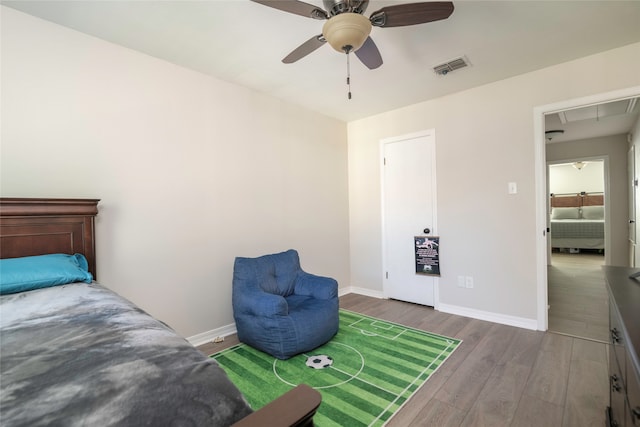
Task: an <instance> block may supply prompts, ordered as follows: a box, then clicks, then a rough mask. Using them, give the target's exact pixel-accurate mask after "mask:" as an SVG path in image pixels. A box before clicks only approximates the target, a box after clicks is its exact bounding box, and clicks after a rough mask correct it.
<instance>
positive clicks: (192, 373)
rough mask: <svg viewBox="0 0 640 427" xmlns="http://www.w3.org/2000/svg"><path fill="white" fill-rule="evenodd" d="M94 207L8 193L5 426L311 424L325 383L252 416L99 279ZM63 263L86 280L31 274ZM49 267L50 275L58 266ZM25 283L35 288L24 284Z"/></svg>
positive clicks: (1, 407) (166, 333)
mask: <svg viewBox="0 0 640 427" xmlns="http://www.w3.org/2000/svg"><path fill="white" fill-rule="evenodd" d="M97 206H98V200H77V199H16V198H1V199H0V257H1V258H3V261H2V263H3V264H2V266H3V267H2V271H0V275H2V276H1V277H2V281H3V283H2V287H3V295H1V296H0V313H1V315H0V375H1V377H2V381H1V382H0V411H1V412H0V421H1V423H2V425H7V426H9V425H11V426H30V427H33V426H45V425H46V426H143V425H150V426H159V425H163V426H229V425H234V426H237V427H246V426H307V425H312V417H313V415H314V414H315V411H316V409H317V408H318V406H319V405H320V402H321V397H320V394H319V393H318V392H317V391H316V390H313V389H312V388H310V387H308V386H305V385H299V386H298V387H296V388H294V389H292V390H291V391H289V392H288V393H286V394H285V395H283V396H281V397H280V398H278V399H276V400H275V401H273V402H271V403H270V404H268V405H266V406H265V407H263V408H261V409H260V410H258V411H255V412H254V411H253V410H252V409H251V408H250V407H249V405H248V404H247V403H246V400H245V399H244V397H243V396H242V394H241V393H240V392H239V390H238V389H237V388H236V387H235V386H234V385H233V384H232V383H231V381H230V380H229V379H228V377H227V376H226V374H225V373H224V371H223V370H222V369H221V368H220V367H219V366H218V365H217V363H216V362H215V361H214V360H213V359H211V358H208V357H206V356H205V355H204V354H202V353H201V352H199V351H198V350H197V349H196V348H194V347H193V346H192V345H191V344H189V343H188V342H187V341H186V340H185V339H184V338H182V337H180V336H179V335H177V334H176V333H175V332H174V331H173V330H171V329H170V328H169V327H168V326H166V325H165V324H164V323H162V322H161V321H159V320H157V319H155V318H153V317H151V316H150V315H148V314H147V313H145V312H144V311H142V310H141V309H140V308H138V307H136V306H135V305H134V304H132V303H131V302H129V301H128V300H126V299H124V298H122V297H120V296H119V295H117V294H115V293H114V292H112V291H110V290H109V289H107V288H106V287H104V286H101V285H100V284H98V283H97V282H96V281H95V280H91V279H92V278H95V277H96V256H95V240H94V236H95V232H94V217H95V215H96V214H97ZM52 254H56V255H52ZM34 257H35V258H34ZM7 258H8V259H7ZM34 260H35V261H34ZM43 260H46V263H49V264H46V263H43V262H42V261H43ZM61 260H64V262H65V263H67V264H69V263H70V264H71V268H72V269H73V268H76V267H77V269H79V270H81V271H80V273H78V274H80V276H79V277H76V276H73V278H72V279H69V278H68V274H67V272H66V271H65V273H64V274H63V275H64V276H65V279H66V280H71V283H68V284H58V285H51V284H49V283H48V284H46V285H45V286H46V287H41V288H37V287H39V286H41V285H42V283H41V282H38V280H40V276H38V279H37V280H36V279H34V276H33V275H37V274H38V273H39V272H40V271H41V267H42V265H44V264H46V267H47V268H53V267H51V266H52V265H54V266H55V272H56V274H58V272H59V271H61V270H64V269H65V268H66V265H67V264H64V265H65V267H64V268H62V269H58V265H59V263H60V262H61ZM25 262H26V263H27V264H24V263H25ZM51 263H52V264H51ZM76 264H77V266H76ZM23 265H28V266H29V268H27V270H28V273H27V276H28V277H27V279H22V276H21V274H22V268H23ZM15 271H17V272H18V273H16V274H17V276H15V277H18V278H19V280H18V279H16V280H17V281H15V282H14V279H15V277H14V276H12V275H11V274H13V272H15ZM73 271H74V274H75V270H73ZM46 275H47V279H46V280H50V278H49V275H51V271H50V270H48V271H47V272H46ZM56 280H57V278H56ZM78 280H84V281H83V282H80V281H78ZM87 282H90V283H87ZM25 283H26V284H27V285H26V286H27V288H29V286H32V287H36V288H37V289H31V290H28V289H25V290H22V289H23V288H24V286H25ZM34 283H38V285H37V286H34V285H33V284H34ZM5 285H7V287H5ZM9 285H10V286H9ZM11 286H17V288H12V287H11ZM4 290H6V291H7V292H11V293H4Z"/></svg>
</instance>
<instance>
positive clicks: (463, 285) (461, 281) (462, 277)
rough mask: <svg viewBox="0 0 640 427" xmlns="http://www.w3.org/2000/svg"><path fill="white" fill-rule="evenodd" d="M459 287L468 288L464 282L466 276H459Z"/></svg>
mask: <svg viewBox="0 0 640 427" xmlns="http://www.w3.org/2000/svg"><path fill="white" fill-rule="evenodd" d="M458 287H459V288H466V285H465V283H464V276H458Z"/></svg>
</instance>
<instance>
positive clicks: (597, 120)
mask: <svg viewBox="0 0 640 427" xmlns="http://www.w3.org/2000/svg"><path fill="white" fill-rule="evenodd" d="M639 116H640V98H629V99H625V100H619V101H613V102H606V103H601V104H596V105H589V106H585V107H581V108H574V109H571V110H566V111H561V112H559V113H553V114H547V115H546V116H545V130H546V131H551V130H562V131H564V133H563V134H559V135H554V136H553V137H552V139H551V140H549V141H548V143H551V144H555V143H558V142H566V141H575V140H582V139H588V138H598V137H603V136H609V135H620V134H626V133H629V132H630V131H631V130H632V129H633V126H634V125H635V123H636V122H637V121H638V117H639ZM547 139H548V138H547Z"/></svg>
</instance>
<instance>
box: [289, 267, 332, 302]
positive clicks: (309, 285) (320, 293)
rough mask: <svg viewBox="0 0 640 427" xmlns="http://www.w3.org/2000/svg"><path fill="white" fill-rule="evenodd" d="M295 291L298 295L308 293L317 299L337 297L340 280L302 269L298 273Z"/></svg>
mask: <svg viewBox="0 0 640 427" xmlns="http://www.w3.org/2000/svg"><path fill="white" fill-rule="evenodd" d="M294 292H295V294H296V295H307V296H311V297H314V298H317V299H332V298H337V297H338V282H337V281H336V280H335V279H332V278H331V277H323V276H316V275H315V274H310V273H307V272H304V271H301V272H300V273H298V277H297V279H296V284H295V291H294Z"/></svg>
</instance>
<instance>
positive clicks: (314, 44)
mask: <svg viewBox="0 0 640 427" xmlns="http://www.w3.org/2000/svg"><path fill="white" fill-rule="evenodd" d="M326 42H327V41H326V40H325V39H324V37H322V34H320V35H317V36H313V37H311V38H310V39H309V40H307V41H306V42H304V43H302V44H301V45H300V46H298V47H297V48H295V49H294V50H293V51H292V52H291V53H290V54H289V55H287V56H286V57H285V58H284V59H283V60H282V62H284V63H285V64H291V63H294V62H296V61H297V60H299V59H302V58H304V57H305V56H307V55H309V54H310V53H311V52H313V51H314V50H316V49H318V48H319V47H320V46H322V45H323V44H325V43H326Z"/></svg>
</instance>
